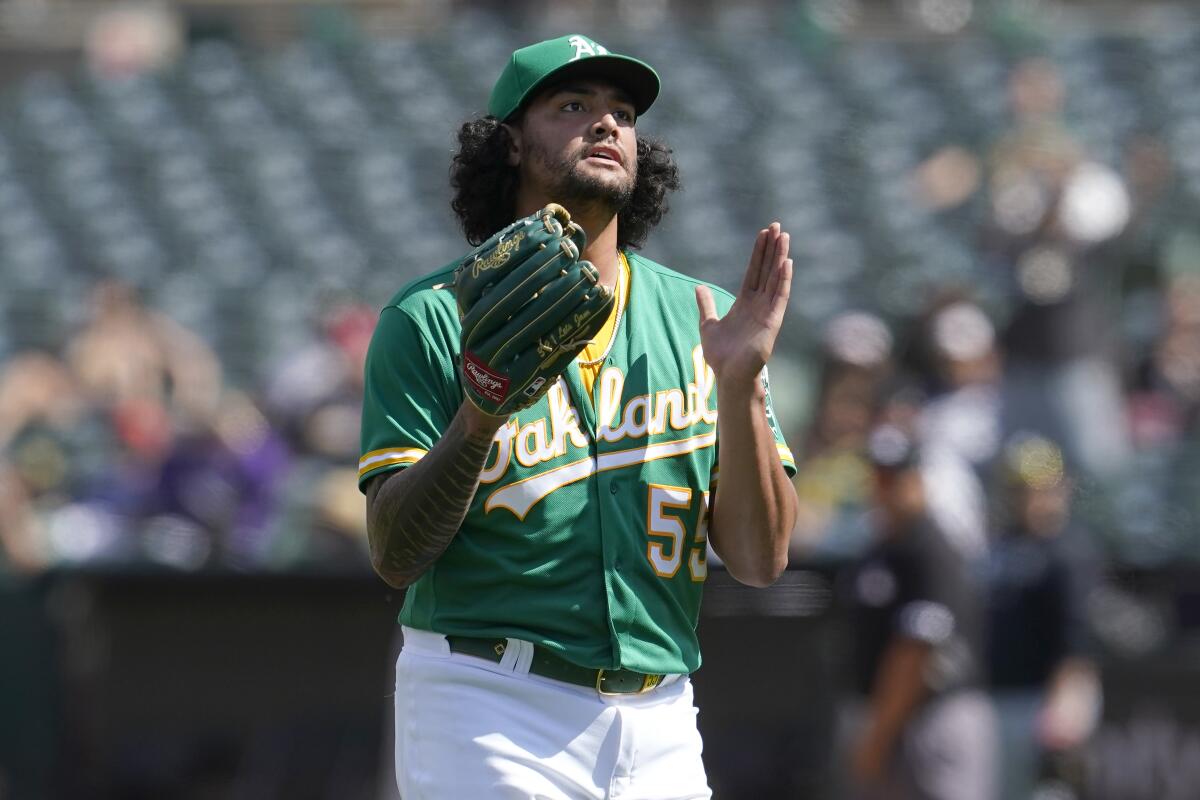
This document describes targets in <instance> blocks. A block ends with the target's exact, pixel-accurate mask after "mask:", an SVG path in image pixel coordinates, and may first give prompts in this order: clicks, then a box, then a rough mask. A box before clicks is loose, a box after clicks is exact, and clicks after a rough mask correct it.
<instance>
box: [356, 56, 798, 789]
mask: <svg viewBox="0 0 1200 800" xmlns="http://www.w3.org/2000/svg"><path fill="white" fill-rule="evenodd" d="M658 91H659V79H658V75H657V74H656V73H655V71H654V70H653V69H652V68H651V67H649V66H648V65H646V64H645V63H643V62H641V61H639V60H636V59H634V58H630V57H628V56H623V55H618V54H615V53H612V52H610V51H608V50H607V49H606V48H604V47H603V46H602V45H600V44H598V43H597V42H595V41H594V40H592V39H590V38H588V37H585V36H580V35H574V36H564V37H561V38H558V39H553V40H548V41H544V42H539V43H537V44H534V45H531V46H529V47H525V48H522V49H519V50H517V51H516V52H514V53H513V54H512V56H511V58H510V59H509V61H508V62H507V64H506V65H505V66H504V68H503V70H502V72H501V74H500V76H499V78H498V80H497V81H496V83H495V86H494V89H493V91H492V93H491V97H490V101H489V104H488V114H487V115H485V116H482V117H480V118H477V119H475V120H472V121H469V122H467V123H465V124H464V125H463V127H462V129H461V130H460V132H459V144H460V149H459V152H458V153H457V154H456V155H455V157H454V163H453V166H452V170H451V182H452V184H453V186H454V188H455V197H454V201H453V207H454V209H455V211H456V213H457V214H458V216H459V219H460V222H461V224H462V226H463V229H464V231H465V232H466V234H467V239H468V241H469V242H470V243H471V244H473V245H478V247H477V248H476V249H475V250H473V251H472V252H471V253H469V254H468V255H467V256H465V257H463V258H460V259H458V260H457V261H455V262H453V263H451V264H449V265H448V266H446V267H444V268H442V269H440V270H438V271H437V272H434V273H433V274H431V275H429V276H427V277H424V278H421V279H419V280H417V281H415V282H413V283H411V284H409V285H408V286H406V287H404V288H402V289H401V290H400V291H399V293H398V294H397V295H396V296H395V297H394V298H393V299H392V300H391V301H390V302H389V303H388V305H387V306H386V308H384V310H383V312H382V314H381V316H380V320H379V324H378V328H377V330H376V332H375V334H374V338H373V340H372V343H371V347H370V351H369V354H368V357H367V364H366V382H365V399H364V407H363V422H362V431H363V436H362V450H363V455H362V459H361V461H360V463H359V481H360V487H361V488H362V489H363V491H364V492H365V494H366V497H367V516H368V527H369V535H370V545H371V554H372V561H373V564H374V567H375V569H376V571H377V572H378V573H379V574H380V576H381V577H383V579H384V580H385V581H387V582H388V583H389V584H390V585H392V586H394V587H397V588H401V587H407V589H408V591H407V594H406V596H405V600H404V606H403V609H402V611H401V612H400V620H399V621H400V623H401V625H402V632H403V638H404V647H403V650H402V652H401V654H400V657H399V659H398V661H397V664H396V696H395V703H396V773H397V781H398V785H399V789H400V793H401V795H402V796H403V797H404V798H405V800H416V798H456V799H459V798H476V797H479V798H482V797H488V798H493V797H511V798H530V797H538V798H616V797H638V798H703V797H709V796H710V795H711V792H710V790H709V788H708V785H707V779H706V777H705V773H704V766H703V763H702V761H701V755H700V754H701V743H700V737H699V734H698V732H697V728H696V710H695V708H694V706H693V700H692V689H691V684H690V682H689V680H688V674H689V673H690V672H692V671H693V670H695V669H696V668H697V667H699V666H700V653H699V648H698V644H697V638H696V632H695V628H696V622H697V616H698V612H699V605H700V595H701V589H702V587H703V584H704V580H705V577H706V575H707V564H706V560H705V554H706V551H707V547H708V545H709V544H710V543H711V545H712V547H713V549H714V550H715V551H716V552H717V553H718V554H719V555H720V557H721V559H722V560H723V562H724V564H725V566H726V567H727V569H728V570H729V572H730V573H731V574H732V575H733V576H734V577H736V578H737V579H739V580H741V581H743V582H745V583H748V584H752V585H755V586H765V585H767V584H770V583H771V582H772V581H774V580H775V578H776V577H777V576H778V575H779V573H780V572H781V571H782V570H783V568H784V566H785V564H786V559H787V545H788V538H789V535H790V532H791V530H792V527H793V523H794V521H795V517H796V510H797V502H798V501H797V499H796V495H795V492H794V490H793V488H792V485H791V482H790V479H789V474H790V473H792V472H794V470H795V466H794V461H793V458H792V455H791V453H790V452H789V451H788V449H787V446H786V444H785V443H784V440H783V437H782V435H781V434H780V432H779V429H778V427H777V425H776V423H775V420H774V416H773V414H772V413H771V402H770V395H769V386H768V382H767V374H766V367H765V365H766V362H767V360H768V359H769V357H770V355H771V352H772V349H773V347H774V343H775V339H776V335H777V333H778V331H779V327H780V324H781V323H782V321H783V315H784V309H785V307H786V305H787V299H788V291H789V286H790V283H791V275H792V261H791V260H790V259H789V258H788V234H787V233H785V232H783V231H782V230H781V229H780V226H779V225H778V224H772V225H770V226H769V227H767V228H764V229H763V230H761V231H759V233H758V236H757V239H756V240H755V242H754V246H753V250H752V253H751V255H750V259H749V263H748V266H747V269H746V273H745V277H744V279H743V281H742V285H741V289H740V291H739V292H738V294H737V296H736V297H734V296H732V295H730V294H728V293H726V292H724V291H722V290H720V289H717V288H715V287H710V286H707V285H705V284H703V283H702V282H700V281H697V280H694V279H692V278H689V277H686V276H685V275H681V274H679V273H677V272H674V271H672V270H670V269H667V268H666V267H663V266H661V265H659V264H656V263H654V262H652V261H650V260H648V259H646V258H644V257H642V256H640V255H639V254H638V253H636V252H635V251H634V249H633V248H635V247H637V246H640V245H641V243H642V242H643V241H644V239H645V237H646V235H647V234H648V232H649V231H650V229H651V228H653V227H654V225H655V224H657V223H658V221H659V220H660V219H661V217H662V214H663V212H664V211H665V203H664V199H665V197H666V195H667V193H668V192H669V191H671V190H673V189H675V188H676V187H677V185H678V180H677V176H676V170H675V165H674V162H673V160H672V159H671V154H670V150H668V149H667V148H666V147H665V146H664V145H663V144H662V143H660V142H657V141H655V140H652V139H649V138H647V137H639V136H638V135H637V133H636V127H635V126H636V123H637V120H638V118H639V116H640V115H641V114H643V113H645V112H646V111H647V109H649V108H650V106H651V104H652V103H653V102H654V100H655V98H656V97H657V95H658ZM694 100H695V102H697V103H703V102H704V99H703V98H702V97H697V98H695V99H694ZM497 231H499V232H497ZM489 237H490V238H489ZM718 398H719V399H720V415H719V416H718V413H717V410H718V406H717V400H718ZM718 456H719V457H718ZM718 478H719V480H718Z"/></svg>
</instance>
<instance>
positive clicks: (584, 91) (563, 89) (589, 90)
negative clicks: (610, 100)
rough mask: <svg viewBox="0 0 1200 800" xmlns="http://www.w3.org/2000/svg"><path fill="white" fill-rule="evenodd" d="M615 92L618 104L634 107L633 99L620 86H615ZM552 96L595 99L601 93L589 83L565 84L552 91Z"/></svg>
mask: <svg viewBox="0 0 1200 800" xmlns="http://www.w3.org/2000/svg"><path fill="white" fill-rule="evenodd" d="M612 88H613V91H614V93H615V95H616V99H617V102H619V103H624V104H626V105H630V106H632V105H633V97H632V96H631V95H630V94H629V93H628V92H626V91H625V90H624V89H622V88H621V87H620V86H616V85H613V87H612ZM551 93H552V94H581V95H584V96H586V97H595V96H596V95H597V94H599V92H598V91H597V90H596V89H595V88H594V84H588V83H563V84H560V85H559V86H556V87H554V88H553V89H551Z"/></svg>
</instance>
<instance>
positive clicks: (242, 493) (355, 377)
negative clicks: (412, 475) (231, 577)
mask: <svg viewBox="0 0 1200 800" xmlns="http://www.w3.org/2000/svg"><path fill="white" fill-rule="evenodd" d="M374 322H375V311H374V310H373V309H367V308H365V307H362V306H360V305H357V304H354V303H337V302H334V303H331V304H330V305H329V307H328V308H327V310H326V311H325V312H324V314H323V316H322V317H321V318H320V319H318V320H314V321H313V325H312V326H311V327H312V330H313V335H312V338H311V340H310V341H298V342H296V343H295V348H294V351H293V352H291V353H289V354H288V355H287V356H286V357H285V358H283V359H282V360H281V363H280V365H279V366H278V367H277V368H272V369H270V370H269V371H268V375H267V377H266V379H265V381H264V385H263V386H262V387H260V388H255V389H253V390H247V389H244V388H241V387H237V386H233V385H231V384H230V383H229V382H228V381H227V380H226V379H225V376H224V375H223V372H222V365H221V363H220V362H219V361H218V359H217V357H216V356H215V355H214V352H213V350H212V349H211V348H210V347H209V346H208V345H207V344H206V343H205V342H204V341H203V340H202V339H201V338H200V337H198V336H197V335H195V334H194V333H192V332H191V331H189V330H188V329H186V328H185V327H183V326H181V325H180V324H178V323H176V322H175V321H173V320H171V319H169V318H167V317H166V316H164V315H163V314H161V313H159V312H157V311H155V310H154V309H152V308H148V307H147V306H146V305H145V304H143V302H142V301H141V300H140V299H139V296H138V292H137V291H136V290H134V289H133V288H131V287H130V286H128V285H125V284H122V283H119V282H115V281H104V282H100V283H99V284H97V285H96V286H95V288H94V290H93V293H92V295H91V298H90V305H89V309H88V313H87V314H86V317H85V321H84V322H83V324H82V325H81V326H80V327H79V329H78V330H77V331H74V332H73V333H72V335H71V336H69V337H68V341H67V344H66V345H65V347H64V348H63V350H62V352H25V353H21V354H18V355H16V356H14V357H12V358H10V359H8V360H6V361H5V362H4V363H3V364H2V365H0V571H10V572H15V573H36V572H39V571H41V570H44V569H46V568H49V567H52V566H56V565H79V564H88V565H93V566H100V567H104V566H122V565H124V566H128V565H131V564H141V565H146V564H156V565H161V566H167V567H172V568H178V569H185V570H195V569H201V568H206V567H211V566H215V565H221V566H225V567H229V568H233V569H239V570H281V569H316V570H334V571H336V570H339V569H351V570H354V569H364V565H365V563H366V562H365V561H364V556H363V554H364V553H365V521H364V517H363V514H362V501H361V497H360V495H359V493H358V489H357V474H356V472H355V470H354V468H353V464H354V463H356V461H357V457H358V419H359V412H360V403H361V389H360V387H361V369H362V360H363V357H364V355H365V353H366V346H367V342H368V341H369V337H370V334H371V331H372V330H373V327H374Z"/></svg>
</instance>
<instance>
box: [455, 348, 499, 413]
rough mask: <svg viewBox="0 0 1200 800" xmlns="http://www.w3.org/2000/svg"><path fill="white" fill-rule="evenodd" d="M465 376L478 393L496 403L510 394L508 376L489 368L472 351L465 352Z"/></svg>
mask: <svg viewBox="0 0 1200 800" xmlns="http://www.w3.org/2000/svg"><path fill="white" fill-rule="evenodd" d="M463 376H464V377H466V379H467V382H468V383H470V384H471V387H472V388H473V389H474V390H475V392H476V393H478V394H480V395H482V396H483V397H486V398H487V399H488V400H491V401H492V402H494V403H502V402H504V398H505V397H507V396H508V378H506V377H504V376H503V375H497V374H496V373H494V372H492V371H491V370H489V369H488V368H487V367H486V366H485V365H484V364H483V362H481V361H480V360H479V359H478V358H476V357H475V356H474V355H473V354H471V353H464V354H463Z"/></svg>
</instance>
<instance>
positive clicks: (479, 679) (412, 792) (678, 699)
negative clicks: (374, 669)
mask: <svg viewBox="0 0 1200 800" xmlns="http://www.w3.org/2000/svg"><path fill="white" fill-rule="evenodd" d="M532 655H533V645H531V644H530V643H528V642H524V641H520V640H518V639H509V640H508V648H507V650H506V651H505V653H504V657H503V659H502V660H501V661H500V663H493V662H490V661H487V660H485V659H481V658H475V657H473V656H469V655H463V654H460V653H451V652H450V647H449V645H448V644H447V642H446V638H445V637H444V636H441V635H440V634H435V633H430V632H428V631H420V630H414V629H411V628H407V627H406V628H404V648H403V650H402V651H401V652H400V657H399V659H397V661H396V782H397V786H398V787H399V790H400V796H401V798H402V799H403V800H464V799H465V798H472V800H473V799H474V798H511V799H512V800H518V798H519V800H530V799H531V798H534V799H536V800H585V799H586V800H704V799H706V798H710V797H711V796H712V793H711V791H710V790H709V788H708V781H707V778H706V777H705V774H704V763H703V762H702V761H701V758H700V749H701V744H700V734H699V732H698V731H697V729H696V708H695V706H694V705H693V700H692V684H691V681H689V680H688V678H687V676H686V675H683V676H672V677H669V678H667V679H666V680H664V681H663V683H662V684H660V685H659V686H658V687H656V688H654V689H652V690H650V691H649V692H646V693H645V694H640V695H616V696H601V695H600V694H599V693H597V692H596V690H595V689H589V688H584V687H582V686H574V685H571V684H567V683H562V682H560V681H554V680H550V679H548V678H543V677H541V676H539V675H530V674H529V662H530V659H531V658H532Z"/></svg>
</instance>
